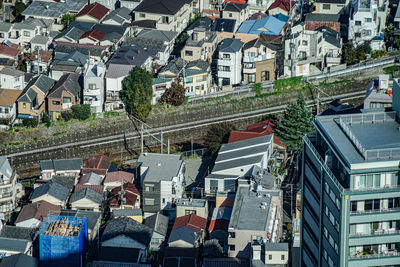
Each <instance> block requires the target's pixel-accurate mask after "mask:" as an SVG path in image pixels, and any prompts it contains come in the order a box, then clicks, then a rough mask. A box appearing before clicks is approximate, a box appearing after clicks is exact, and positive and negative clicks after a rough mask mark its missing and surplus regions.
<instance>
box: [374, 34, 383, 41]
mask: <svg viewBox="0 0 400 267" xmlns="http://www.w3.org/2000/svg"><path fill="white" fill-rule="evenodd" d="M372 40H373V41H383V40H385V35H384V34H383V33H381V34H379V35H377V36H375V37H374V38H372Z"/></svg>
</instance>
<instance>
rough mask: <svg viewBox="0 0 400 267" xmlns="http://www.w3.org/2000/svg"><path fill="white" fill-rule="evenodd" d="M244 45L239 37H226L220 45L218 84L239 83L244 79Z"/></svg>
mask: <svg viewBox="0 0 400 267" xmlns="http://www.w3.org/2000/svg"><path fill="white" fill-rule="evenodd" d="M242 47H243V42H242V41H240V40H239V39H234V38H228V39H224V40H223V41H222V42H221V43H220V44H219V46H218V74H217V76H218V85H219V86H225V85H233V84H239V83H240V82H241V81H242Z"/></svg>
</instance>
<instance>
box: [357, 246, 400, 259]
mask: <svg viewBox="0 0 400 267" xmlns="http://www.w3.org/2000/svg"><path fill="white" fill-rule="evenodd" d="M399 250H400V243H386V244H372V245H363V246H354V247H349V258H361V257H384V256H398V255H399V253H400V252H398V251H399Z"/></svg>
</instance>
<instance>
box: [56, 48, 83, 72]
mask: <svg viewBox="0 0 400 267" xmlns="http://www.w3.org/2000/svg"><path fill="white" fill-rule="evenodd" d="M87 61H88V56H86V55H84V54H82V53H80V52H78V51H74V52H72V53H71V54H67V55H64V54H58V53H55V55H54V62H53V69H56V66H63V65H64V66H70V67H74V68H76V67H82V66H84V65H85V64H86V62H87Z"/></svg>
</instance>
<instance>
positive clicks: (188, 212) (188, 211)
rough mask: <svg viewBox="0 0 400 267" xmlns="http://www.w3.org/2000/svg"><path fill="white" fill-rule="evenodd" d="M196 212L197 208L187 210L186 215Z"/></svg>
mask: <svg viewBox="0 0 400 267" xmlns="http://www.w3.org/2000/svg"><path fill="white" fill-rule="evenodd" d="M189 214H196V210H185V215H189Z"/></svg>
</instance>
